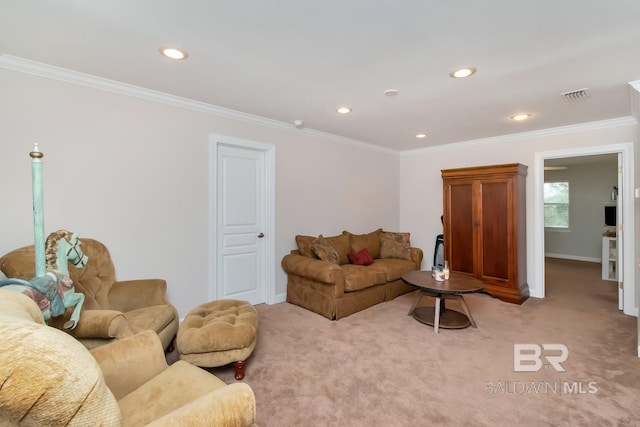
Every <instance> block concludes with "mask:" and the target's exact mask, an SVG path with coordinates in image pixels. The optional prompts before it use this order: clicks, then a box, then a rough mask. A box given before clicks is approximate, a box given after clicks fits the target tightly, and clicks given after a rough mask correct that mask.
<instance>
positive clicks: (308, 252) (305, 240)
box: [296, 234, 318, 259]
mask: <svg viewBox="0 0 640 427" xmlns="http://www.w3.org/2000/svg"><path fill="white" fill-rule="evenodd" d="M315 239H316V238H315V237H314V236H303V235H300V234H299V235H297V236H296V244H297V245H298V250H299V251H300V255H302V256H306V257H309V258H316V259H317V258H318V257H317V256H316V254H314V253H313V249H312V248H311V243H312V242H313V241H314V240H315Z"/></svg>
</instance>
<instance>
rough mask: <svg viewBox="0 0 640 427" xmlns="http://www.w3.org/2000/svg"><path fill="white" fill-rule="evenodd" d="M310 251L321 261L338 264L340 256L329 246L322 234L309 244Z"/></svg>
mask: <svg viewBox="0 0 640 427" xmlns="http://www.w3.org/2000/svg"><path fill="white" fill-rule="evenodd" d="M311 249H313V253H314V254H316V256H317V257H318V258H320V259H321V260H322V261H328V262H332V263H334V264H340V256H339V255H338V252H337V251H336V250H335V249H334V248H333V246H332V245H331V244H329V242H327V239H325V238H324V237H322V234H321V235H319V236H318V238H316V239H314V241H313V242H311Z"/></svg>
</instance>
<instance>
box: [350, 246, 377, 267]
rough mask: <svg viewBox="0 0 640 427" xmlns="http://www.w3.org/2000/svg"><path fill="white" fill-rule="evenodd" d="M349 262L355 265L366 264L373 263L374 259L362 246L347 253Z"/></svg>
mask: <svg viewBox="0 0 640 427" xmlns="http://www.w3.org/2000/svg"><path fill="white" fill-rule="evenodd" d="M349 262H350V263H351V264H355V265H364V266H367V265H371V264H373V263H374V262H375V261H374V259H373V257H372V256H371V254H370V253H369V250H368V249H367V248H364V249H362V250H360V251H358V252H354V253H351V254H349Z"/></svg>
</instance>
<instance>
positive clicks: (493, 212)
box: [479, 182, 511, 280]
mask: <svg viewBox="0 0 640 427" xmlns="http://www.w3.org/2000/svg"><path fill="white" fill-rule="evenodd" d="M508 185H509V184H508V183H507V182H485V183H481V184H480V189H481V190H480V191H481V197H480V200H481V204H480V212H481V213H480V221H481V226H480V227H479V230H480V233H481V235H480V245H481V247H482V250H481V251H480V256H481V261H480V266H481V270H480V275H481V276H486V277H490V278H494V279H504V280H508V279H509V260H510V258H511V257H510V256H509V249H510V248H509V246H510V245H509V243H510V238H509V236H510V233H509V214H510V211H509V203H508V201H507V195H508Z"/></svg>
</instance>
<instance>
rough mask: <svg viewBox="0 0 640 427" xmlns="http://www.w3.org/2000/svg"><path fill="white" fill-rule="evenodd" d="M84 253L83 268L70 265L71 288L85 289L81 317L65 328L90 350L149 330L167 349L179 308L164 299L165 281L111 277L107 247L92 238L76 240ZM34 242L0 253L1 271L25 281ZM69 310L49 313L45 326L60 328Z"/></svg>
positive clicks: (32, 269) (113, 274) (31, 265)
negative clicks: (85, 263)
mask: <svg viewBox="0 0 640 427" xmlns="http://www.w3.org/2000/svg"><path fill="white" fill-rule="evenodd" d="M80 241H81V243H82V251H83V252H84V254H85V255H87V257H88V258H89V261H88V262H87V265H86V266H85V267H84V268H81V269H76V268H74V267H71V266H70V267H69V275H70V276H71V279H72V280H73V283H74V286H75V292H80V293H82V294H84V298H85V299H84V304H83V305H82V311H81V314H80V322H78V326H77V327H76V328H75V329H72V330H67V331H66V332H67V333H69V334H71V335H72V336H73V337H75V338H76V339H78V340H79V341H80V342H81V343H82V344H84V345H85V347H87V348H89V349H91V348H95V347H99V346H101V345H104V344H107V343H109V342H112V341H116V340H119V339H122V338H125V337H128V336H131V335H135V334H137V333H138V332H142V331H145V330H151V331H154V332H155V333H157V334H158V336H159V337H160V341H161V342H162V346H163V347H164V348H167V347H168V346H169V344H170V343H171V341H172V340H173V338H174V337H175V335H176V333H177V332H178V322H179V318H178V312H177V310H176V309H175V307H174V306H173V305H171V304H170V303H169V302H168V301H167V299H166V293H167V283H166V282H165V281H164V280H162V279H139V280H125V281H118V280H116V272H115V267H114V265H113V261H112V259H111V255H110V254H109V250H108V249H107V247H106V246H105V245H104V244H102V243H101V242H99V241H97V240H94V239H86V238H81V239H80ZM34 259H35V255H34V247H33V245H30V246H25V247H23V248H19V249H15V250H13V251H11V252H9V253H7V254H6V255H4V256H2V257H1V258H0V271H2V273H4V275H5V276H7V277H11V278H18V279H24V280H29V279H31V278H32V277H33V276H34V275H35V261H34ZM71 311H72V309H69V310H67V313H65V315H64V316H60V317H54V318H52V319H51V320H50V321H49V325H50V326H54V327H56V328H59V329H62V326H63V324H64V322H65V321H67V320H69V316H70V315H71Z"/></svg>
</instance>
